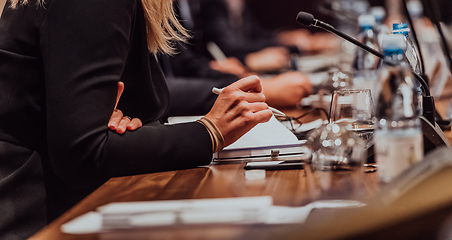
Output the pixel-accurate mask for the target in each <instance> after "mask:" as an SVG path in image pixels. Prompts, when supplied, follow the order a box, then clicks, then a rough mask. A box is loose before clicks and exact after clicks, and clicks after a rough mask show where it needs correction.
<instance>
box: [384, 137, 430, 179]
mask: <svg viewBox="0 0 452 240" xmlns="http://www.w3.org/2000/svg"><path fill="white" fill-rule="evenodd" d="M423 155H424V145H423V136H422V133H419V134H413V135H409V136H390V135H389V136H388V135H386V134H384V135H380V136H378V134H376V135H375V160H376V162H377V164H378V171H377V172H378V177H379V178H380V180H382V181H384V182H388V181H390V180H391V179H393V178H394V177H396V176H397V175H399V174H400V173H402V172H403V171H404V170H406V169H407V168H409V167H410V166H411V165H413V164H414V163H416V162H419V161H421V160H422V158H423Z"/></svg>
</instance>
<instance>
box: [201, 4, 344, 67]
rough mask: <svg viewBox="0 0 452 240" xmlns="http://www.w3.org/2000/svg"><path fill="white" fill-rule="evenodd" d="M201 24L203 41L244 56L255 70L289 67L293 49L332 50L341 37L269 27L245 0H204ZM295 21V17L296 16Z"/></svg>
mask: <svg viewBox="0 0 452 240" xmlns="http://www.w3.org/2000/svg"><path fill="white" fill-rule="evenodd" d="M199 4H200V5H199V12H198V13H197V14H199V24H198V26H196V28H199V29H200V31H201V32H202V35H203V41H204V42H205V43H207V42H210V41H211V42H214V43H216V44H217V45H218V46H219V47H220V48H221V49H222V50H223V52H224V53H225V54H226V55H227V56H234V57H237V58H238V59H239V60H241V61H242V62H243V63H244V64H245V65H246V66H247V67H248V68H249V69H250V70H251V71H255V72H264V71H277V70H279V69H287V68H289V67H290V66H289V63H290V57H291V56H290V55H291V53H296V54H297V53H299V52H313V51H322V50H331V49H334V48H336V46H337V38H335V37H333V36H331V35H330V34H325V33H317V34H311V33H310V32H309V31H308V30H306V29H297V30H291V31H281V32H279V33H277V34H274V33H273V32H269V31H266V30H265V29H263V28H262V27H260V26H259V24H258V23H257V22H256V21H255V19H254V18H253V17H252V15H251V13H250V12H249V11H248V10H247V4H246V1H245V0H200V2H199ZM294 21H295V20H294Z"/></svg>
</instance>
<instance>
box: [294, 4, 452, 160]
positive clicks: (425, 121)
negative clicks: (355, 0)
mask: <svg viewBox="0 0 452 240" xmlns="http://www.w3.org/2000/svg"><path fill="white" fill-rule="evenodd" d="M297 22H298V23H300V24H301V25H304V26H308V27H317V28H322V29H324V30H326V31H328V32H332V33H334V34H336V35H338V36H340V37H342V38H344V39H345V40H347V41H349V42H351V43H353V44H355V45H356V46H358V47H360V48H362V49H364V50H366V51H368V52H370V53H372V54H373V55H375V56H377V57H379V58H380V59H384V56H383V54H381V53H380V52H378V51H376V50H375V49H373V48H371V47H369V46H367V45H365V44H363V43H361V42H360V41H358V40H356V39H355V38H353V37H351V36H349V35H347V34H345V33H343V32H341V31H338V30H336V29H335V28H334V27H333V26H331V25H330V24H328V23H325V22H322V21H320V20H318V19H315V18H314V16H313V15H312V14H310V13H307V12H299V13H298V15H297ZM412 73H413V75H414V77H415V78H416V79H417V80H418V81H419V83H420V84H421V86H422V88H423V90H424V93H425V95H426V96H424V97H423V117H421V121H422V131H423V133H424V151H429V150H432V149H433V148H436V147H438V146H448V147H450V143H449V140H447V138H446V136H445V135H444V133H443V132H442V131H441V129H440V128H439V125H438V124H437V123H436V121H435V116H434V112H435V111H436V109H435V102H434V99H433V97H432V96H430V89H429V86H428V84H427V82H426V81H425V80H424V79H423V78H422V77H421V76H419V74H417V73H415V72H414V71H412ZM425 140H428V141H425Z"/></svg>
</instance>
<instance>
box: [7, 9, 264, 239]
mask: <svg viewBox="0 0 452 240" xmlns="http://www.w3.org/2000/svg"><path fill="white" fill-rule="evenodd" d="M10 3H11V5H10ZM155 13H159V14H155ZM157 15H158V16H157ZM152 19H153V20H152ZM162 23H163V24H162ZM171 25H172V26H175V27H176V28H177V29H179V31H180V33H178V32H175V31H173V30H172V29H173V28H171ZM184 35H186V34H185V33H184V31H183V29H182V28H181V27H180V26H179V24H178V23H177V20H175V18H174V15H173V12H172V1H171V0H141V1H140V0H116V1H111V0H91V1H79V0H46V1H42V0H11V1H10V2H8V4H7V6H5V8H4V10H3V14H2V16H1V19H0V238H1V239H22V238H25V237H28V236H29V235H30V234H32V233H33V232H35V231H36V230H38V229H40V228H41V227H43V226H44V225H45V224H46V217H47V220H52V219H54V218H55V217H57V216H59V215H60V214H61V213H63V212H64V211H66V210H67V209H68V208H70V207H71V206H73V205H74V204H75V203H77V202H78V201H80V200H81V199H82V198H83V197H85V196H86V195H87V194H89V193H90V192H91V191H93V190H94V189H96V188H97V187H98V186H100V185H101V184H102V183H104V182H105V181H106V180H108V179H109V178H111V177H116V176H124V175H132V174H142V173H150V172H157V171H167V170H175V169H182V168H192V167H196V166H199V165H205V164H209V163H210V161H211V158H212V153H213V152H214V151H218V150H220V149H221V148H222V146H227V145H229V144H231V143H232V142H234V141H235V140H237V139H238V138H239V137H240V136H242V135H243V134H244V133H245V132H247V131H248V130H249V129H251V128H252V127H253V126H255V125H256V124H258V123H259V122H264V121H267V120H268V119H270V117H271V111H270V110H268V108H267V105H266V104H265V103H264V100H265V97H264V96H263V94H262V93H261V87H260V82H259V79H258V78H257V77H255V76H252V77H248V78H246V79H242V80H240V81H238V82H236V83H233V84H231V85H230V86H228V87H227V88H225V90H224V91H223V92H222V93H221V94H220V96H219V97H218V99H217V101H216V103H215V104H214V106H213V107H212V109H211V111H210V112H209V113H208V114H207V115H206V116H205V118H203V119H202V120H200V121H198V122H192V123H185V124H179V125H172V126H164V125H161V124H160V122H159V119H160V118H161V116H163V115H164V114H165V112H166V110H167V107H168V105H169V94H168V89H167V86H166V84H165V80H164V77H163V75H162V72H161V70H160V67H159V65H158V63H157V61H156V58H155V54H157V53H168V52H171V47H170V46H171V45H170V42H169V40H180V39H183V37H184ZM150 53H151V54H150ZM119 81H121V82H124V84H125V91H124V93H123V94H122V96H121V100H120V101H119V104H118V108H119V109H121V110H122V111H123V112H124V114H125V115H129V116H133V117H136V118H139V119H141V120H142V122H143V126H142V127H141V128H139V129H137V130H135V131H127V132H125V133H124V134H122V135H121V134H118V133H116V132H114V131H111V130H109V129H108V127H107V123H108V121H109V119H110V116H111V115H112V112H113V109H114V107H115V99H116V95H117V90H118V89H117V84H118V82H119Z"/></svg>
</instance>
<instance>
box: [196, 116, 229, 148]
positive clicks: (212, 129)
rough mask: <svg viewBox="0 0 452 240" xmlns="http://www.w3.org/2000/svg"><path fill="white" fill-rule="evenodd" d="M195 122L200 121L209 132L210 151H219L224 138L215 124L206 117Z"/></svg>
mask: <svg viewBox="0 0 452 240" xmlns="http://www.w3.org/2000/svg"><path fill="white" fill-rule="evenodd" d="M197 122H199V123H201V124H202V125H203V126H204V127H205V128H206V129H207V131H208V132H209V135H210V139H211V140H212V152H213V153H215V152H218V151H221V150H222V149H223V147H224V138H223V134H221V132H220V129H218V127H217V125H215V123H213V122H212V121H210V119H208V118H206V117H202V118H200V119H198V120H197Z"/></svg>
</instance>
